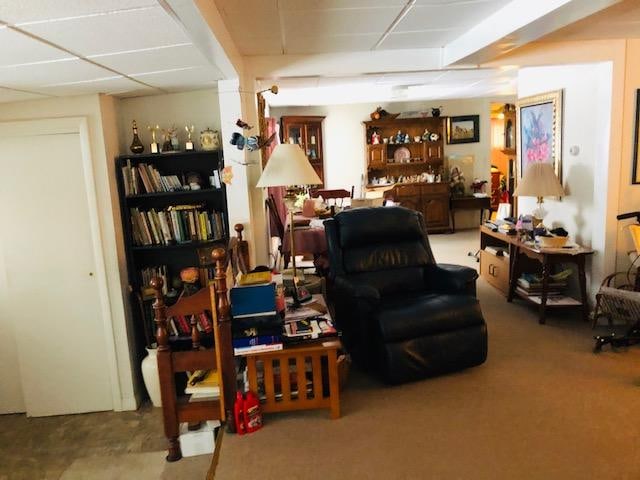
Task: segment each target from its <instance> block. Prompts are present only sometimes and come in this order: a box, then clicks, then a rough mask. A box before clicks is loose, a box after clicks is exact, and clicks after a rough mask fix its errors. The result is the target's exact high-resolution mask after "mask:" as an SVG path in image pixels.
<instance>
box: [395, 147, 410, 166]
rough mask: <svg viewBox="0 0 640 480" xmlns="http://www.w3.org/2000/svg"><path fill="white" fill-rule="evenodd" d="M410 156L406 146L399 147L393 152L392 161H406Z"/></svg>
mask: <svg viewBox="0 0 640 480" xmlns="http://www.w3.org/2000/svg"><path fill="white" fill-rule="evenodd" d="M410 158H411V152H410V151H409V149H408V148H407V147H400V148H398V149H397V150H396V151H395V152H393V161H394V162H396V163H406V162H408V161H409V159H410Z"/></svg>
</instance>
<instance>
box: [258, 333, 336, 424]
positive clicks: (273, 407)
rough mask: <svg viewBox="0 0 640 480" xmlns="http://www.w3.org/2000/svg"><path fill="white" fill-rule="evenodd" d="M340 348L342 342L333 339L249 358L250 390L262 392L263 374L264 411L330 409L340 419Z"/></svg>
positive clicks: (262, 404)
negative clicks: (259, 374) (261, 374)
mask: <svg viewBox="0 0 640 480" xmlns="http://www.w3.org/2000/svg"><path fill="white" fill-rule="evenodd" d="M340 347H341V345H340V341H339V340H337V339H329V340H327V341H325V342H323V341H320V340H319V341H316V342H314V343H310V344H302V345H297V346H292V347H288V348H285V349H284V350H280V351H276V352H263V353H254V354H251V355H246V359H247V377H248V381H249V388H250V389H251V390H253V391H254V392H259V391H260V390H259V387H260V385H259V378H258V371H259V370H261V371H262V372H263V382H264V397H263V398H262V402H261V407H262V411H263V412H265V413H269V412H287V411H291V410H312V409H317V408H327V409H329V412H330V416H331V418H332V419H336V418H339V417H340V391H339V381H338V350H339V349H340ZM259 364H261V365H259ZM260 367H262V368H260ZM301 373H302V375H300V374H301ZM301 379H302V381H301ZM301 384H302V385H301ZM301 386H302V388H300V387H301ZM260 393H262V392H260ZM259 396H261V397H262V395H259Z"/></svg>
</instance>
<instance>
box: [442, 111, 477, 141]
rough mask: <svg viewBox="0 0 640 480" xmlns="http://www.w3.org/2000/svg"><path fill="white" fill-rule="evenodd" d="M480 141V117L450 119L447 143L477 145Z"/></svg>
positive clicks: (470, 116)
mask: <svg viewBox="0 0 640 480" xmlns="http://www.w3.org/2000/svg"><path fill="white" fill-rule="evenodd" d="M479 141H480V115H461V116H458V117H449V119H448V122H447V143H448V144H449V145H453V144H456V143H475V142H479Z"/></svg>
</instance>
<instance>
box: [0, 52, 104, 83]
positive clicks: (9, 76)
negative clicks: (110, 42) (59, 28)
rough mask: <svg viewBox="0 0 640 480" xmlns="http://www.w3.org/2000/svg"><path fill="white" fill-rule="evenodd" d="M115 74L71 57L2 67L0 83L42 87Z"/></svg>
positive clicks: (0, 69) (0, 68)
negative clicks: (41, 62)
mask: <svg viewBox="0 0 640 480" xmlns="http://www.w3.org/2000/svg"><path fill="white" fill-rule="evenodd" d="M113 75H114V74H113V73H112V72H110V71H108V70H105V69H103V68H100V67H97V66H95V65H92V64H90V63H88V62H85V61H84V60H79V59H69V60H62V61H58V62H51V63H45V64H31V65H23V66H19V67H0V85H5V86H7V87H15V88H25V87H41V86H44V85H51V84H57V83H66V82H77V81H81V80H94V79H97V78H104V77H111V76H113Z"/></svg>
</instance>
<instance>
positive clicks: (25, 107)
mask: <svg viewBox="0 0 640 480" xmlns="http://www.w3.org/2000/svg"><path fill="white" fill-rule="evenodd" d="M71 116H79V117H85V118H86V119H87V122H88V126H89V137H90V148H91V158H92V162H93V170H94V175H95V188H96V196H97V200H98V215H99V222H100V231H101V235H102V246H103V251H104V263H105V270H106V275H107V287H108V290H109V303H110V308H111V315H112V318H111V322H112V324H113V330H114V337H115V338H114V339H115V348H116V352H115V353H116V361H117V372H116V377H117V379H118V384H119V385H118V386H119V390H120V397H121V398H120V400H121V401H120V402H119V403H120V405H116V409H124V410H131V409H135V408H136V406H137V405H136V399H135V395H136V391H135V390H134V384H133V381H132V369H131V361H130V356H129V342H128V337H127V327H126V325H127V321H126V317H125V310H124V304H125V298H126V297H125V295H124V294H123V292H122V288H121V277H120V270H119V265H118V254H117V252H118V247H117V243H118V239H119V238H120V235H119V234H118V233H117V231H116V228H117V225H119V224H120V223H119V221H117V220H118V219H117V218H116V213H115V212H116V211H117V209H114V207H113V205H114V203H113V197H112V192H113V182H115V177H114V176H113V175H110V173H109V165H111V164H112V163H113V159H112V157H111V156H110V154H108V153H107V150H106V148H105V136H104V134H103V124H102V121H103V119H102V115H101V100H100V97H99V96H98V95H83V96H75V97H66V98H54V99H47V100H35V101H28V102H15V103H5V104H2V107H0V121H2V122H6V121H14V120H34V119H46V118H58V117H71ZM112 142H113V139H112V138H111V141H110V143H112ZM43 161H46V159H43ZM69 335H72V333H70V334H69ZM70 340H75V341H82V339H81V338H80V339H73V338H72V337H70ZM103 374H108V372H103ZM118 386H114V388H118Z"/></svg>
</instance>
